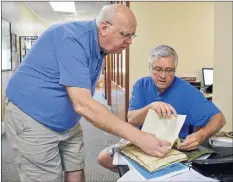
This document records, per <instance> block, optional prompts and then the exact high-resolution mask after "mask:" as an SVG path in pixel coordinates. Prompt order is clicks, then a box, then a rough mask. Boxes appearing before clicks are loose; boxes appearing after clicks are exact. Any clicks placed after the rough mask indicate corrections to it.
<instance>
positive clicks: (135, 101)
mask: <svg viewBox="0 0 233 182" xmlns="http://www.w3.org/2000/svg"><path fill="white" fill-rule="evenodd" d="M145 106H146V102H145V99H144V96H143V88H142V87H141V85H140V82H139V81H138V82H136V83H135V85H134V86H133V91H132V96H131V99H130V103H129V111H133V110H137V109H141V108H143V107H145Z"/></svg>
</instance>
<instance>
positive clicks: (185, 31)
mask: <svg viewBox="0 0 233 182" xmlns="http://www.w3.org/2000/svg"><path fill="white" fill-rule="evenodd" d="M130 8H131V9H132V11H133V12H134V13H135V16H136V18H137V21H138V28H137V34H138V37H136V38H135V40H133V44H132V45H131V46H130V81H129V83H130V92H131V90H132V85H133V84H134V83H135V81H136V80H137V79H138V78H140V77H142V76H145V75H148V73H149V72H148V58H149V53H150V50H151V49H152V48H153V47H155V46H156V45H159V44H167V45H170V46H171V47H173V48H174V49H175V50H176V51H177V53H178V56H179V63H178V69H177V72H176V74H177V75H178V76H196V77H197V78H198V79H199V80H200V81H202V73H201V68H202V67H213V34H214V18H213V16H214V14H213V10H214V9H213V8H214V7H213V2H130Z"/></svg>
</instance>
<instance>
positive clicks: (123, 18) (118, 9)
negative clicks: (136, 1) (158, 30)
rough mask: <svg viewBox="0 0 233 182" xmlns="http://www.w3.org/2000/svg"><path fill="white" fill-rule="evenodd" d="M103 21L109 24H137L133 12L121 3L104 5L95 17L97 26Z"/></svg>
mask: <svg viewBox="0 0 233 182" xmlns="http://www.w3.org/2000/svg"><path fill="white" fill-rule="evenodd" d="M103 21H104V22H109V23H111V24H118V25H119V24H130V25H131V26H137V22H136V18H135V16H134V14H133V12H132V11H131V10H130V9H129V8H128V7H127V6H125V5H123V4H111V5H106V6H104V7H103V8H102V9H101V11H100V13H99V15H98V16H97V18H96V24H97V26H98V25H99V24H100V23H101V22H103Z"/></svg>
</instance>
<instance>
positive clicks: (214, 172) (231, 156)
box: [117, 140, 233, 181]
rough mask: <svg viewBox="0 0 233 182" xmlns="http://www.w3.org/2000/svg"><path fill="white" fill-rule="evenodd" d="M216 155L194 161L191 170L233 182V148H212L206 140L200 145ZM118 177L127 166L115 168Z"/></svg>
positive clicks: (127, 168)
mask: <svg viewBox="0 0 233 182" xmlns="http://www.w3.org/2000/svg"><path fill="white" fill-rule="evenodd" d="M202 146H204V147H207V148H209V149H211V150H213V151H216V152H217V153H218V154H213V155H211V156H210V157H209V158H208V159H206V160H199V161H197V160H194V161H193V164H192V165H193V169H194V170H196V171H197V172H199V173H201V174H202V175H204V176H207V177H211V178H215V179H219V180H221V181H232V180H233V148H232V147H212V146H211V145H209V143H208V140H207V141H205V142H203V143H202ZM117 167H118V171H119V175H120V176H123V175H124V174H125V173H126V172H128V171H129V170H130V169H129V167H128V166H123V165H122V166H117Z"/></svg>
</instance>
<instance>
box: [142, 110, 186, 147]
mask: <svg viewBox="0 0 233 182" xmlns="http://www.w3.org/2000/svg"><path fill="white" fill-rule="evenodd" d="M185 118H186V115H178V116H177V117H175V116H174V115H173V114H172V116H171V118H169V119H168V118H165V119H163V118H160V117H159V116H158V114H157V113H156V112H155V111H154V110H152V109H150V110H149V111H148V113H147V116H146V119H145V122H144V124H143V127H142V131H144V132H148V133H152V134H154V135H155V136H156V137H158V138H159V139H161V140H166V141H169V142H170V143H171V144H172V145H173V143H174V142H175V140H176V139H177V138H178V135H179V132H180V130H181V128H182V126H183V124H184V121H185Z"/></svg>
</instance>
